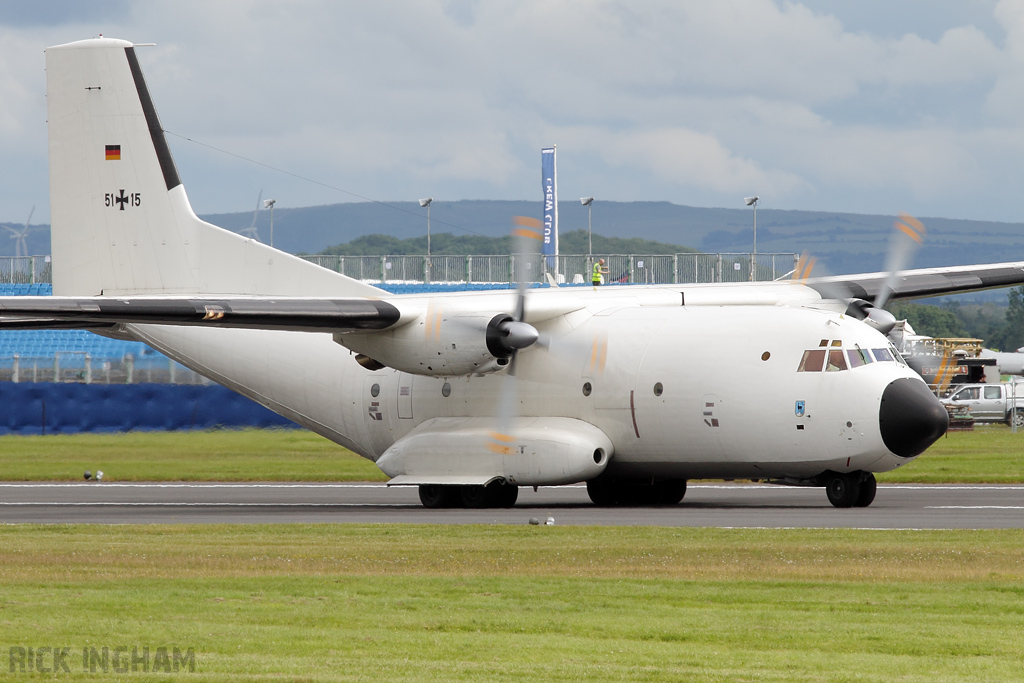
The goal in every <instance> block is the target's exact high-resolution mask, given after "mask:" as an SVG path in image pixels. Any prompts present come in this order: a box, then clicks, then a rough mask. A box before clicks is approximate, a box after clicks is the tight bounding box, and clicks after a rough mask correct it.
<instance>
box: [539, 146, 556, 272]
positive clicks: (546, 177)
mask: <svg viewBox="0 0 1024 683" xmlns="http://www.w3.org/2000/svg"><path fill="white" fill-rule="evenodd" d="M555 149H556V148H555V147H548V148H546V149H542V150H541V151H540V170H541V173H540V175H541V189H542V190H543V192H544V211H543V216H544V218H543V220H542V223H543V224H544V243H543V244H542V245H541V253H542V254H543V255H544V256H547V257H548V258H547V266H548V269H549V270H553V269H554V268H555V256H558V167H557V165H556V164H555Z"/></svg>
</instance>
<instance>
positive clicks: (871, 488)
mask: <svg viewBox="0 0 1024 683" xmlns="http://www.w3.org/2000/svg"><path fill="white" fill-rule="evenodd" d="M877 490H878V482H876V481H875V475H873V474H871V473H870V472H867V473H866V474H865V475H864V478H863V479H861V480H860V493H858V494H857V500H856V501H855V502H854V504H853V507H855V508H866V507H867V506H869V505H871V503H872V501H874V500H875V492H876V491H877Z"/></svg>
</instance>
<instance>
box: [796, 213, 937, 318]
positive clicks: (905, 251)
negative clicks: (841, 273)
mask: <svg viewBox="0 0 1024 683" xmlns="http://www.w3.org/2000/svg"><path fill="white" fill-rule="evenodd" d="M893 229H894V231H893V235H892V238H891V239H890V242H889V251H888V253H887V255H886V259H885V271H884V273H885V279H884V280H883V281H882V284H881V286H880V287H879V290H878V292H877V293H876V294H875V295H874V301H873V302H870V301H866V300H865V299H862V298H859V296H854V295H853V293H852V292H850V291H849V289H848V288H847V287H846V286H844V285H843V284H841V283H838V282H836V283H830V282H827V281H826V282H819V283H815V284H814V287H815V289H817V290H818V291H819V292H821V294H822V296H823V297H824V298H829V299H840V300H845V301H847V302H848V307H847V309H846V313H847V315H851V316H853V317H854V318H857V319H858V320H863V321H864V322H866V323H868V324H869V325H871V326H872V327H874V328H875V329H876V330H878V331H879V332H881V333H882V334H885V335H888V334H889V332H890V331H892V329H893V327H894V326H895V325H896V318H895V316H893V314H892V313H890V312H889V311H887V310H885V306H886V305H887V304H888V303H889V301H890V300H891V299H892V297H893V295H894V294H895V293H896V291H897V289H898V286H899V282H900V277H901V276H902V274H903V271H904V270H906V269H907V266H909V265H910V262H911V261H912V260H913V258H914V255H915V254H916V253H917V250H918V249H919V248H920V247H921V244H922V243H923V242H924V235H925V233H926V232H927V230H926V229H925V227H924V224H923V223H921V221H919V220H917V219H916V218H914V217H913V216H910V215H908V214H905V213H901V214H900V215H899V218H898V219H897V220H896V221H895V222H894V223H893ZM815 263H816V259H815V258H813V257H811V256H809V255H808V254H807V253H806V252H805V253H804V254H803V255H801V256H800V258H799V259H798V260H797V264H796V268H794V270H793V274H792V278H793V280H794V281H796V282H799V283H801V284H803V283H806V282H807V281H808V279H809V278H810V276H811V271H812V270H813V268H814V265H815ZM861 296H863V295H861Z"/></svg>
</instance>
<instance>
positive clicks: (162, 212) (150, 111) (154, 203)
mask: <svg viewBox="0 0 1024 683" xmlns="http://www.w3.org/2000/svg"><path fill="white" fill-rule="evenodd" d="M46 81H47V108H48V119H49V137H50V213H51V222H52V227H51V239H52V252H53V291H54V294H58V295H65V296H91V295H127V294H236V295H237V294H242V295H246V294H250V295H251V294H255V295H266V296H333V297H344V296H367V297H381V296H387V295H388V294H387V292H385V291H383V290H380V289H377V288H376V287H372V286H370V285H367V284H364V283H362V282H359V281H357V280H353V279H351V278H347V277H345V276H343V275H339V274H338V273H333V272H331V271H329V270H327V269H325V268H321V267H320V266H317V265H315V264H312V263H308V262H306V261H303V260H302V259H299V258H296V257H295V256H292V255H290V254H286V253H285V252H282V251H280V250H277V249H274V248H272V247H269V246H267V245H265V244H261V243H259V242H256V241H254V240H251V239H247V238H245V237H242V236H241V235H237V234H235V233H233V232H230V231H227V230H223V229H221V228H218V227H216V226H214V225H211V224H209V223H206V222H204V221H202V220H200V219H199V218H198V217H197V216H196V215H195V213H194V212H193V211H192V207H191V205H190V204H189V201H188V197H187V195H186V194H185V188H184V187H183V186H182V184H181V181H180V180H179V178H178V172H177V170H176V169H175V167H174V160H173V159H172V158H171V153H170V150H169V148H168V147H167V142H166V140H165V138H164V133H163V129H162V128H161V127H160V121H159V119H158V118H157V115H156V109H155V108H154V107H153V102H152V100H151V99H150V95H149V90H148V89H147V87H146V82H145V80H144V79H143V77H142V71H141V69H140V68H139V63H138V59H137V58H136V55H135V48H134V47H133V46H132V44H131V43H129V42H126V41H123V40H112V39H107V38H100V39H95V40H83V41H79V42H76V43H68V44H67V45H59V46H57V47H51V48H49V49H47V50H46Z"/></svg>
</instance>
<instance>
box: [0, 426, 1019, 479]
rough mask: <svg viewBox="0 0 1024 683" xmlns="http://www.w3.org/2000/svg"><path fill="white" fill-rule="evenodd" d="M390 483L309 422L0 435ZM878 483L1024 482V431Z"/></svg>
mask: <svg viewBox="0 0 1024 683" xmlns="http://www.w3.org/2000/svg"><path fill="white" fill-rule="evenodd" d="M86 470H89V471H92V472H95V471H96V470H103V472H104V475H105V477H106V478H107V480H109V481H174V480H180V481H384V480H385V479H386V477H385V476H384V475H383V474H382V473H381V472H380V470H378V469H377V468H376V466H374V465H373V463H371V462H370V461H368V460H366V459H364V458H361V457H359V456H357V455H355V454H354V453H352V452H351V451H348V450H346V449H345V448H342V447H341V446H338V445H337V444H334V443H331V442H330V441H328V440H327V439H324V438H323V437H320V436H317V435H315V434H313V433H312V432H307V431H304V430H292V429H282V430H256V429H250V430H237V431H235V430H212V431H196V432H132V433H128V434H79V435H71V436H60V435H58V436H3V437H0V480H2V481H61V480H63V481H70V480H78V479H81V478H82V474H83V472H85V471H86ZM879 481H882V482H888V483H895V482H927V483H942V482H962V483H1010V482H1024V433H1021V434H1012V433H1011V432H1010V430H1009V428H1008V427H1005V426H1003V425H995V426H989V427H979V428H978V429H976V430H975V431H973V432H953V433H950V434H948V435H947V436H945V437H943V438H942V439H940V440H939V441H938V442H937V443H936V444H935V445H934V446H932V448H931V449H930V450H929V451H928V452H927V453H925V454H924V455H922V456H921V457H920V458H918V459H917V460H915V461H914V462H912V463H910V464H909V465H907V466H906V467H902V468H900V469H898V470H895V471H893V472H887V473H885V474H882V475H880V476H879Z"/></svg>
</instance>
